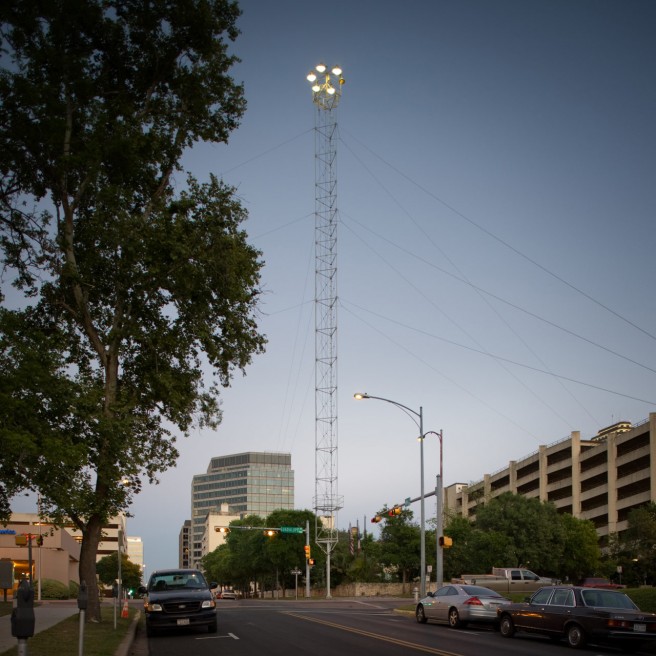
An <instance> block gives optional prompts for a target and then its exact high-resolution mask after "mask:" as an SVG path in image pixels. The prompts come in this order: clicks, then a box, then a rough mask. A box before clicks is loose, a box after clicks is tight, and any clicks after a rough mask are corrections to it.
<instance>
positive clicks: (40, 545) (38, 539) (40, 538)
mask: <svg viewBox="0 0 656 656" xmlns="http://www.w3.org/2000/svg"><path fill="white" fill-rule="evenodd" d="M36 544H37V547H42V546H43V535H39V536H38V537H37V539H36Z"/></svg>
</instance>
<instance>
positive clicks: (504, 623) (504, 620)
mask: <svg viewBox="0 0 656 656" xmlns="http://www.w3.org/2000/svg"><path fill="white" fill-rule="evenodd" d="M499 633H500V634H501V635H502V636H503V637H504V638H512V637H513V635H515V625H514V624H513V621H512V618H511V617H510V615H503V616H502V617H501V621H500V622H499Z"/></svg>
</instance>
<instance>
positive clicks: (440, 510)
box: [425, 431, 444, 590]
mask: <svg viewBox="0 0 656 656" xmlns="http://www.w3.org/2000/svg"><path fill="white" fill-rule="evenodd" d="M430 434H432V435H437V438H438V439H439V440H440V473H439V474H438V476H437V480H436V483H435V499H436V500H437V514H436V523H435V545H436V546H435V550H436V551H435V569H436V570H437V572H436V577H435V579H436V584H437V588H436V589H438V590H439V588H440V587H441V586H442V584H443V583H444V549H443V547H441V546H440V537H441V536H442V534H443V532H444V479H443V471H442V468H443V462H444V458H443V450H442V431H440V432H439V433H438V432H437V431H427V432H426V434H425V435H430Z"/></svg>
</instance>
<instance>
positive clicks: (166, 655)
mask: <svg viewBox="0 0 656 656" xmlns="http://www.w3.org/2000/svg"><path fill="white" fill-rule="evenodd" d="M407 603H408V600H399V599H378V598H363V599H362V600H359V599H339V600H336V599H333V600H315V599H312V600H299V601H293V600H291V601H287V600H285V601H268V600H267V601H262V600H240V601H234V600H222V601H219V602H218V614H219V631H218V633H217V634H215V635H212V634H208V633H207V632H205V631H204V630H197V631H182V630H172V631H167V632H165V633H162V634H161V635H158V636H156V637H154V638H150V639H149V640H148V646H147V650H145V649H144V648H143V644H144V643H143V640H145V638H143V636H142V637H141V641H142V651H138V648H137V650H135V651H134V652H132V653H133V654H134V655H135V656H136V655H137V654H139V655H141V654H144V655H145V654H147V655H148V656H209V655H215V654H217V653H220V654H221V655H222V656H252V655H255V654H267V656H289V655H290V653H300V654H306V653H312V654H313V656H345V655H346V654H355V653H363V654H369V653H374V652H375V653H376V655H377V656H398V655H399V654H415V653H424V654H435V655H438V656H481V654H484V655H485V656H533V655H539V656H565V654H570V653H571V649H569V648H568V647H567V646H566V645H565V643H564V642H563V643H561V644H554V643H552V642H551V641H549V640H547V639H545V638H541V637H537V636H526V635H524V636H521V637H515V638H513V639H506V638H503V637H501V635H500V634H499V633H498V632H495V631H493V630H492V629H491V628H487V627H486V626H480V627H476V626H473V625H470V627H468V628H467V629H464V630H455V629H449V628H448V627H447V626H442V625H437V624H425V625H423V624H417V623H416V621H415V619H414V615H412V614H410V613H399V612H395V611H394V609H395V608H397V607H399V606H401V605H406V604H407ZM584 653H586V654H588V655H592V656H597V655H602V654H603V655H606V654H618V653H620V652H618V651H613V650H604V649H597V648H594V647H590V648H588V649H586V650H584Z"/></svg>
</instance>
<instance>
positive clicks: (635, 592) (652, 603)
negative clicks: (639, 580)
mask: <svg viewBox="0 0 656 656" xmlns="http://www.w3.org/2000/svg"><path fill="white" fill-rule="evenodd" d="M625 592H626V594H627V595H629V597H631V599H633V603H634V604H635V605H636V606H637V607H638V608H639V609H640V610H644V611H645V612H647V613H656V588H630V589H628V590H625Z"/></svg>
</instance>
